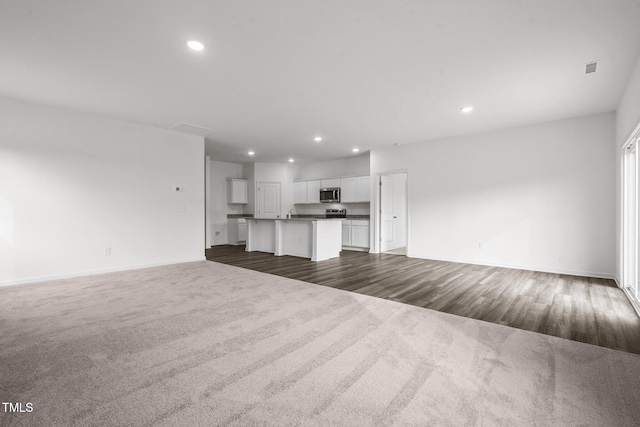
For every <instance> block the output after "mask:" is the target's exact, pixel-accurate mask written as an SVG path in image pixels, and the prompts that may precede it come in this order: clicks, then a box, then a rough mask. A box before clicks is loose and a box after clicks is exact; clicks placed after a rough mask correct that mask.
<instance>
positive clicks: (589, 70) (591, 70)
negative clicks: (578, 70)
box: [584, 61, 598, 74]
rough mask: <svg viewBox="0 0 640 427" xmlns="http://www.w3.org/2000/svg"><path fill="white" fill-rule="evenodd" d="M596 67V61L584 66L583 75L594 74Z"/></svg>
mask: <svg viewBox="0 0 640 427" xmlns="http://www.w3.org/2000/svg"><path fill="white" fill-rule="evenodd" d="M597 66H598V61H595V62H589V63H588V64H585V66H584V73H585V74H591V73H595V72H596V67H597Z"/></svg>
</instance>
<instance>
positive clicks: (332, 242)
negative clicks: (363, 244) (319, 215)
mask: <svg viewBox="0 0 640 427" xmlns="http://www.w3.org/2000/svg"><path fill="white" fill-rule="evenodd" d="M341 250H342V221H322V220H317V221H313V254H312V257H311V261H324V260H327V259H331V258H338V257H339V256H340V251H341Z"/></svg>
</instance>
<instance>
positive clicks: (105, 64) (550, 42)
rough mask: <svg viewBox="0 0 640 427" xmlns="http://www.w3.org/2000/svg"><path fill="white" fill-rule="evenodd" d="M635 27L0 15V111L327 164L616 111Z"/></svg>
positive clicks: (28, 7)
mask: <svg viewBox="0 0 640 427" xmlns="http://www.w3.org/2000/svg"><path fill="white" fill-rule="evenodd" d="M639 22H640V1H638V0H536V1H533V0H483V1H478V0H430V1H426V0H405V1H391V0H387V1H383V0H270V1H267V0H224V1H222V0H194V1H189V0H124V1H123V0H109V1H88V0H55V1H47V0H0V96H7V97H12V98H20V99H26V100H31V101H36V102H40V103H45V104H50V105H56V106H61V107H67V108H72V109H81V110H85V111H88V112H92V113H97V114H100V115H105V116H109V117H114V118H118V119H123V120H128V121H132V122H137V123H142V124H147V125H152V126H157V127H161V128H170V127H171V126H173V125H175V124H177V123H179V122H186V123H191V124H195V125H199V126H204V127H207V128H210V131H209V132H207V133H206V135H205V136H206V141H207V153H208V154H210V155H211V156H212V157H213V158H215V159H217V160H222V161H231V162H247V161H251V159H250V158H248V156H247V155H246V152H247V150H249V149H253V150H255V152H256V156H255V161H264V162H284V161H286V160H287V158H288V157H290V156H291V157H294V158H295V159H296V161H297V162H308V161H319V160H329V159H336V158H343V157H348V156H350V155H353V154H352V153H351V149H352V148H353V147H359V148H360V149H361V150H362V151H363V152H365V151H367V150H370V149H372V148H377V147H385V146H390V145H393V144H394V143H399V144H406V143H413V142H420V141H426V140H430V139H434V138H441V137H447V136H453V135H461V134H467V133H475V132H481V131H487V130H492V129H498V128H505V127H511V126H517V125H523V124H530V123H538V122H543V121H549V120H556V119H561V118H567V117H575V116H581V115H587V114H594V113H601V112H608V111H614V110H615V109H616V107H617V105H618V101H619V99H620V96H621V93H622V89H623V88H624V86H625V84H626V82H627V81H628V78H629V75H630V73H631V70H632V68H633V65H634V64H635V61H636V59H637V58H638V56H639V54H640V25H638V23H639ZM190 39H196V40H200V41H202V42H203V43H204V44H205V45H206V49H205V50H204V51H202V52H199V53H197V52H194V51H191V50H189V49H188V48H187V47H186V41H187V40H190ZM593 60H598V61H600V62H599V65H598V71H597V73H595V74H590V75H585V74H584V64H585V63H587V62H590V61H593ZM467 104H470V105H473V106H474V107H475V110H474V111H473V112H472V113H471V114H468V115H464V114H461V113H460V107H462V106H464V105H467ZM316 135H321V136H323V137H324V141H323V142H322V143H320V144H318V143H315V142H314V141H313V137H314V136H316Z"/></svg>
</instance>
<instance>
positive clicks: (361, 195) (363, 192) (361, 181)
mask: <svg viewBox="0 0 640 427" xmlns="http://www.w3.org/2000/svg"><path fill="white" fill-rule="evenodd" d="M356 180H357V181H358V183H357V186H356V188H357V190H356V191H357V196H356V199H357V200H356V201H358V202H369V201H371V195H370V194H371V190H370V188H369V186H370V182H371V179H370V178H369V176H359V177H357V178H356Z"/></svg>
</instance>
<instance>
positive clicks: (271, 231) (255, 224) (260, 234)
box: [246, 219, 276, 253]
mask: <svg viewBox="0 0 640 427" xmlns="http://www.w3.org/2000/svg"><path fill="white" fill-rule="evenodd" d="M246 251H247V252H253V251H260V252H270V253H275V251H276V224H275V221H274V220H255V219H251V220H249V219H247V247H246Z"/></svg>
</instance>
